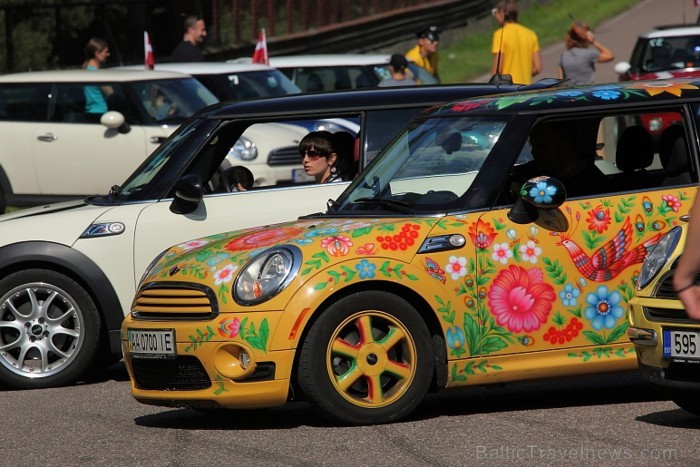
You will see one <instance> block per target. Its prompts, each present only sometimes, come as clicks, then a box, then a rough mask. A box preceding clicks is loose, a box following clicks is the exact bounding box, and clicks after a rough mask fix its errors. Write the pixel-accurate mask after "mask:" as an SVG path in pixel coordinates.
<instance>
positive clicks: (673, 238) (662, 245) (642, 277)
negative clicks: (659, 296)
mask: <svg viewBox="0 0 700 467" xmlns="http://www.w3.org/2000/svg"><path fill="white" fill-rule="evenodd" d="M681 233H682V230H681V228H680V227H679V226H676V227H674V228H672V229H671V230H670V231H669V232H668V233H667V234H666V235H664V236H663V237H661V240H659V243H657V244H656V245H655V246H654V248H652V250H651V251H650V252H649V253H648V254H647V257H646V259H645V260H644V264H643V265H642V271H641V273H640V274H639V279H638V280H637V290H641V289H643V288H644V287H646V286H647V285H649V282H651V281H652V279H654V277H656V275H657V274H658V273H659V271H661V269H663V267H664V265H665V264H666V263H667V262H668V258H669V257H670V256H671V255H672V254H673V252H674V251H675V249H676V246H678V241H679V240H680V238H681Z"/></svg>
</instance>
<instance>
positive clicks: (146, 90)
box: [131, 78, 219, 124]
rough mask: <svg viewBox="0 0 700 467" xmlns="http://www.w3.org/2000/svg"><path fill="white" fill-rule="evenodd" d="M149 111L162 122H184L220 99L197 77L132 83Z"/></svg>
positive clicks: (141, 101) (144, 106) (144, 107)
mask: <svg viewBox="0 0 700 467" xmlns="http://www.w3.org/2000/svg"><path fill="white" fill-rule="evenodd" d="M131 87H132V89H134V91H135V92H136V95H137V97H138V100H139V102H140V103H141V104H142V105H143V109H144V110H145V112H146V114H148V115H150V116H151V117H152V118H153V120H154V121H155V122H156V123H158V124H180V123H182V122H183V121H185V119H187V118H189V117H191V116H192V115H193V114H194V113H195V112H197V111H198V110H200V109H203V108H204V107H206V106H208V105H211V104H216V103H217V102H219V100H218V99H217V98H216V97H215V96H214V95H213V94H212V93H211V92H210V91H209V90H208V89H207V88H206V87H204V85H202V83H200V82H199V81H197V80H196V79H194V78H185V79H162V80H154V81H135V82H133V83H131Z"/></svg>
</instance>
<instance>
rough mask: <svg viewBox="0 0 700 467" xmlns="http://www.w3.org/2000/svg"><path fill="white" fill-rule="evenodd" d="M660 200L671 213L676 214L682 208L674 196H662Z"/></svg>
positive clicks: (679, 201)
mask: <svg viewBox="0 0 700 467" xmlns="http://www.w3.org/2000/svg"><path fill="white" fill-rule="evenodd" d="M661 199H662V200H664V201H665V202H666V206H668V207H669V208H671V210H672V211H673V212H678V209H680V207H681V206H682V204H681V200H679V199H678V197H677V196H675V195H663V196H662V197H661Z"/></svg>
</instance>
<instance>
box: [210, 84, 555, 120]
mask: <svg viewBox="0 0 700 467" xmlns="http://www.w3.org/2000/svg"><path fill="white" fill-rule="evenodd" d="M560 82H561V81H560V80H555V79H546V80H541V81H538V82H537V83H534V84H532V85H528V86H523V85H513V84H500V85H495V84H485V83H484V84H451V85H434V86H425V85H424V86H407V87H386V88H368V89H355V90H349V91H334V92H323V93H308V94H289V95H285V96H275V97H270V98H261V99H255V100H248V101H236V102H222V103H219V104H215V105H212V106H210V107H207V108H206V109H203V110H202V111H200V112H198V113H197V115H196V117H199V118H212V119H220V118H224V119H225V118H236V117H240V116H242V115H245V116H249V117H250V116H264V115H274V116H284V114H285V113H289V114H294V115H296V116H299V115H306V114H308V115H309V116H313V115H315V114H317V113H318V112H319V111H323V112H324V113H328V112H336V113H342V112H350V111H358V110H369V109H377V108H379V109H381V108H397V109H398V108H402V107H415V106H416V105H424V106H426V107H428V106H431V105H435V104H440V103H443V102H448V101H454V100H456V99H465V98H469V97H475V96H484V95H490V94H501V93H507V92H515V91H522V90H528V89H544V88H549V87H553V86H556V85H557V84H559V83H560Z"/></svg>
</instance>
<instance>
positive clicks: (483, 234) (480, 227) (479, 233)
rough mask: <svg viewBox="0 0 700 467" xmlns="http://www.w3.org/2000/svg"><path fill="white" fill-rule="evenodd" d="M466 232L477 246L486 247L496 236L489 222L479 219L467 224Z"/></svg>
mask: <svg viewBox="0 0 700 467" xmlns="http://www.w3.org/2000/svg"><path fill="white" fill-rule="evenodd" d="M468 232H469V237H470V238H471V239H472V242H473V243H474V245H476V247H477V248H482V249H486V248H488V247H489V246H491V243H493V240H494V239H495V238H496V231H495V230H494V229H493V227H491V224H489V223H488V222H484V221H482V220H481V219H479V220H477V221H476V222H473V223H472V225H470V226H469V231H468Z"/></svg>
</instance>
